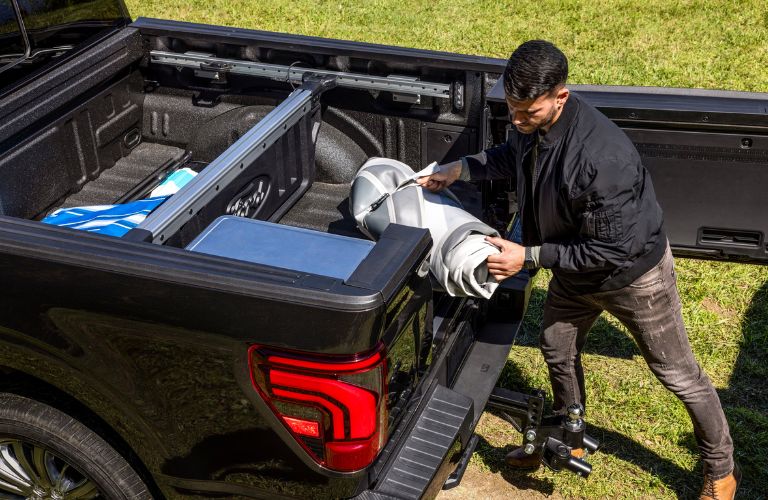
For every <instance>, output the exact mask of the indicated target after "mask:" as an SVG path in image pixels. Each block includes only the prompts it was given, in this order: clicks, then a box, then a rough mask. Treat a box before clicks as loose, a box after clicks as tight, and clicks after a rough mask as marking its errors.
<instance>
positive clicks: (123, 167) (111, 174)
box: [61, 142, 184, 208]
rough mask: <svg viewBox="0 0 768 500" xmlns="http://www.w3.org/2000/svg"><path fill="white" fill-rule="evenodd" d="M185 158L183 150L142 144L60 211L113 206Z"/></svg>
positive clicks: (64, 205)
mask: <svg viewBox="0 0 768 500" xmlns="http://www.w3.org/2000/svg"><path fill="white" fill-rule="evenodd" d="M183 155H184V150H183V149H179V148H175V147H173V146H164V145H162V144H153V143H149V142H142V143H141V144H139V145H138V146H136V147H135V148H134V149H133V150H132V151H131V152H130V154H129V155H128V156H126V157H125V158H121V159H120V160H118V161H117V163H115V166H113V167H112V168H110V169H107V170H105V171H104V172H102V173H101V175H100V176H99V177H98V178H96V179H94V180H92V181H91V182H89V183H87V184H86V185H85V186H83V189H81V190H80V191H78V192H77V193H73V194H71V195H70V196H69V197H68V198H67V199H66V200H64V203H62V205H61V207H62V208H68V207H77V206H87V205H108V204H112V203H114V202H115V201H117V200H119V199H120V198H121V197H122V196H123V195H125V194H126V193H128V192H129V191H130V190H131V189H133V188H134V187H135V186H137V185H138V184H139V183H141V181H143V180H144V179H146V178H147V177H148V176H150V175H152V174H153V173H154V172H155V171H157V170H158V169H160V168H161V167H163V166H165V165H169V164H170V163H171V162H173V161H175V160H178V159H180V158H181V157H182V156H183Z"/></svg>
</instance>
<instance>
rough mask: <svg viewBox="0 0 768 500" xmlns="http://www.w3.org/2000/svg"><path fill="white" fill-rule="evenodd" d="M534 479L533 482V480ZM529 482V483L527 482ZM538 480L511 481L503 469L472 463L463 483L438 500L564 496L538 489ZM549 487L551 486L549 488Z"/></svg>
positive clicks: (558, 497)
mask: <svg viewBox="0 0 768 500" xmlns="http://www.w3.org/2000/svg"><path fill="white" fill-rule="evenodd" d="M531 481H533V482H531ZM526 483H527V484H526ZM534 483H538V481H537V480H533V479H531V480H530V481H521V482H516V483H511V482H509V481H508V480H507V479H506V478H505V477H504V473H503V472H502V471H496V472H489V471H484V470H481V469H480V467H478V466H476V465H473V464H472V465H470V466H469V468H467V472H466V473H465V474H464V478H463V479H462V480H461V484H459V486H457V487H456V488H453V489H451V490H446V491H442V492H440V494H439V495H438V496H437V498H438V500H450V499H467V498H483V499H487V500H504V499H513V500H514V499H534V498H554V499H561V498H563V497H562V496H560V495H558V494H556V493H554V494H551V493H544V492H542V491H540V490H539V489H538V487H539V485H538V484H534ZM547 489H549V488H547Z"/></svg>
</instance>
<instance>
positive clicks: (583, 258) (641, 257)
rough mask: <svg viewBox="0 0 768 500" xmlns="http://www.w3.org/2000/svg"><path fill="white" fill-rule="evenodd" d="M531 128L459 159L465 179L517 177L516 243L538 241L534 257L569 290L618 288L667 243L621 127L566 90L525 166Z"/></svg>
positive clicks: (641, 271) (647, 266)
mask: <svg viewBox="0 0 768 500" xmlns="http://www.w3.org/2000/svg"><path fill="white" fill-rule="evenodd" d="M536 133H538V132H535V133H534V134H521V133H517V132H515V133H514V134H513V135H512V137H511V138H510V139H509V141H507V142H506V143H505V144H503V145H500V146H497V147H494V148H492V149H488V150H486V151H484V152H483V153H481V154H479V155H475V156H468V157H466V158H465V161H466V165H467V166H468V168H469V174H470V178H471V179H472V180H481V179H499V178H511V179H512V181H513V184H516V186H517V201H518V206H519V210H520V218H521V221H522V225H523V245H524V246H541V250H540V253H539V263H540V265H541V266H542V267H544V268H550V269H552V273H553V276H554V277H555V278H556V279H557V280H558V281H559V282H560V284H561V285H562V286H563V287H564V288H565V289H566V290H568V291H569V292H571V293H574V294H583V293H594V292H600V291H607V290H616V289H619V288H622V287H624V286H626V285H628V284H629V283H631V282H633V281H634V280H635V279H636V278H638V277H640V276H641V275H643V274H644V273H645V272H646V271H648V270H650V269H651V268H652V267H653V266H655V265H656V264H657V263H658V262H659V261H660V260H661V257H662V256H663V254H664V251H665V248H666V245H667V239H666V236H665V234H664V230H663V223H662V222H663V221H662V212H661V208H660V207H659V205H658V203H657V202H656V194H655V193H654V190H653V184H652V182H651V177H650V175H649V174H648V172H647V171H646V169H645V167H643V165H642V163H641V161H640V155H639V154H638V153H637V150H636V149H635V146H634V145H633V144H632V142H631V141H630V140H629V138H628V137H627V136H626V135H625V134H624V132H622V131H621V129H619V128H618V127H617V126H616V125H615V124H614V123H613V122H611V121H610V120H609V119H608V118H607V117H605V115H603V114H602V113H600V112H599V111H598V110H597V109H595V108H594V107H593V106H591V105H590V104H588V103H587V102H585V101H584V100H582V99H580V98H579V96H578V95H576V94H574V93H571V95H570V96H569V98H568V100H567V101H566V103H565V105H564V107H563V111H562V112H561V114H560V117H559V118H558V120H557V121H556V122H555V124H554V125H553V126H552V127H551V128H550V130H549V132H548V133H547V134H545V135H543V136H542V137H541V140H540V141H539V145H538V148H539V149H538V155H537V159H536V165H535V166H534V168H533V169H532V168H531V153H532V149H533V148H534V147H536V141H535V134H536ZM533 172H535V175H536V182H535V189H534V192H533V193H531V192H530V190H531V189H530V186H531V178H530V177H531V175H533Z"/></svg>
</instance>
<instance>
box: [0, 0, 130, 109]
mask: <svg viewBox="0 0 768 500" xmlns="http://www.w3.org/2000/svg"><path fill="white" fill-rule="evenodd" d="M17 4H18V6H19V10H20V11H21V20H22V22H23V25H24V30H25V32H26V34H27V38H28V41H29V49H30V54H29V57H27V58H26V59H25V60H24V61H23V62H21V63H20V64H13V63H12V62H9V61H10V59H11V56H8V57H6V58H5V59H0V96H2V95H4V94H5V93H7V92H10V91H11V90H12V89H13V88H16V87H18V86H19V85H22V84H23V83H24V82H26V81H28V80H29V79H30V78H34V77H35V76H36V75H39V74H41V73H42V72H44V71H46V70H47V69H48V68H51V67H53V66H54V65H56V64H57V63H59V62H62V61H64V60H66V59H67V57H68V56H69V55H71V54H74V53H75V52H76V51H77V50H78V49H83V48H85V47H87V46H89V45H90V44H91V43H93V42H95V41H96V40H99V39H100V37H102V36H104V35H105V34H108V33H111V32H112V30H113V29H114V27H116V26H121V25H124V24H126V23H127V22H130V18H129V17H128V13H127V11H126V10H125V6H124V4H123V2H122V0H17ZM0 43H2V52H1V54H6V55H9V54H19V55H23V54H24V50H25V43H24V38H23V37H22V36H21V33H20V27H19V23H18V22H17V21H16V11H15V9H14V7H13V3H12V1H11V0H0ZM17 60H18V57H16V59H14V62H15V61H17ZM4 68H5V71H3V69H4Z"/></svg>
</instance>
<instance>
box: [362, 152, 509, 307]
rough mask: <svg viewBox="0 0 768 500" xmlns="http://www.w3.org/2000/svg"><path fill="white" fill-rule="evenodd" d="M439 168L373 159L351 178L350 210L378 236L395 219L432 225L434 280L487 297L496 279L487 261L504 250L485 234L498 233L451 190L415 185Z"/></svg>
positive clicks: (450, 288)
mask: <svg viewBox="0 0 768 500" xmlns="http://www.w3.org/2000/svg"><path fill="white" fill-rule="evenodd" d="M435 168H436V164H433V165H430V167H427V169H424V170H422V171H420V172H418V173H416V172H414V171H413V170H412V169H411V168H410V167H409V166H408V165H406V164H405V163H402V162H399V161H397V160H392V159H389V158H371V159H369V160H368V161H367V162H366V163H365V164H364V165H363V166H362V167H361V168H360V170H359V171H358V172H357V174H356V175H355V178H354V180H353V181H352V188H351V192H350V195H349V206H350V210H351V211H352V215H353V216H354V218H355V220H356V221H357V225H358V228H359V229H360V230H361V231H362V232H363V233H365V234H366V235H367V236H369V237H370V238H371V239H374V240H375V239H378V237H379V236H380V235H381V233H382V232H383V231H384V229H386V227H387V226H388V225H389V224H390V223H393V222H394V223H397V224H403V225H406V226H412V227H421V228H425V229H428V230H429V232H430V234H431V235H432V241H433V243H434V245H433V247H432V253H431V254H430V258H429V268H430V271H431V272H432V275H433V276H434V278H435V280H436V282H437V283H438V284H439V285H440V286H441V287H442V288H443V289H444V290H445V291H446V292H448V293H449V294H450V295H452V296H470V297H481V298H486V299H487V298H489V297H490V296H491V295H493V292H494V290H496V287H497V286H498V282H497V281H496V280H495V279H494V277H493V276H492V275H491V274H490V273H488V267H487V265H486V259H487V258H488V256H489V255H492V254H498V253H500V251H499V249H498V248H497V247H495V246H493V245H491V244H490V243H488V242H486V241H485V236H499V233H498V232H497V231H496V230H494V229H493V228H492V227H490V226H488V225H487V224H484V223H483V222H482V221H480V220H479V219H477V218H476V217H474V216H473V215H471V214H469V213H468V212H466V211H465V210H464V209H463V208H462V206H461V202H459V200H458V199H457V198H456V197H455V196H454V195H453V193H451V192H450V191H449V190H447V189H446V190H444V191H442V192H440V193H432V192H430V191H427V190H426V189H423V188H421V187H420V186H419V185H418V184H416V178H417V177H420V176H422V175H428V174H429V173H431V172H432V171H434V169H435ZM430 169H431V170H430Z"/></svg>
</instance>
